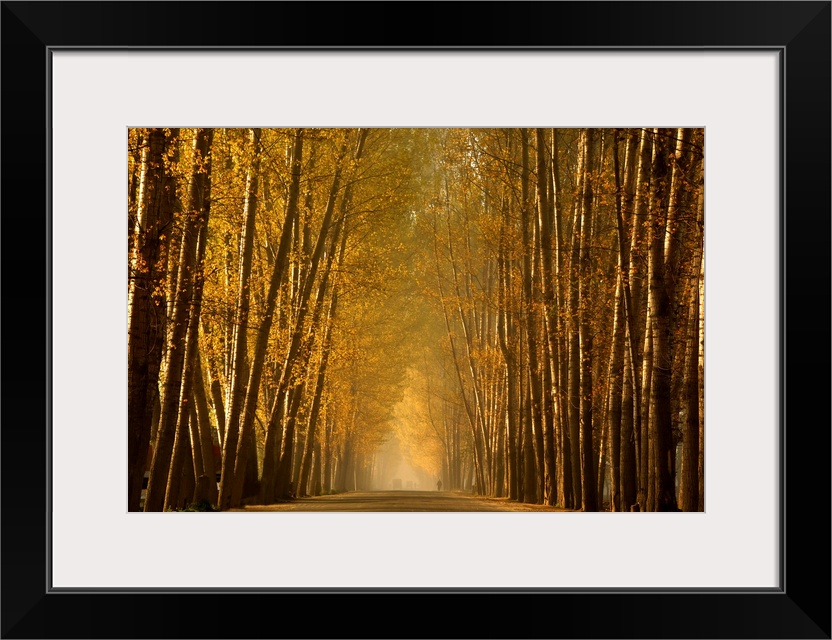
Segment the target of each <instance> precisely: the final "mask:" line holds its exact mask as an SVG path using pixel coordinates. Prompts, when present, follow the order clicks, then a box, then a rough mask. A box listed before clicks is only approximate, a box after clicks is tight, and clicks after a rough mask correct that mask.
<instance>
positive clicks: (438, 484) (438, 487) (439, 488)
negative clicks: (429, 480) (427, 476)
mask: <svg viewBox="0 0 832 640" xmlns="http://www.w3.org/2000/svg"><path fill="white" fill-rule="evenodd" d="M436 490H437V491H442V479H441V478H440V479H439V480H437V481H436Z"/></svg>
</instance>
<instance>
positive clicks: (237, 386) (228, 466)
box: [220, 129, 262, 509]
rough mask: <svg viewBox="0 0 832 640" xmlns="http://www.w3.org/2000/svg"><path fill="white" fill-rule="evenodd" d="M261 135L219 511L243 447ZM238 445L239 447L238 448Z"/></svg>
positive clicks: (253, 136) (247, 208) (248, 213)
mask: <svg viewBox="0 0 832 640" xmlns="http://www.w3.org/2000/svg"><path fill="white" fill-rule="evenodd" d="M261 135H262V132H261V130H260V129H251V130H250V131H249V144H250V146H251V149H252V154H253V158H252V160H251V165H250V166H249V169H248V172H247V174H246V199H245V204H244V206H243V215H244V220H245V222H244V225H243V236H242V251H241V254H240V282H239V289H238V293H237V309H236V313H235V319H234V339H233V342H232V348H231V353H232V354H233V355H232V358H231V361H232V365H231V371H230V374H231V375H230V383H229V388H230V393H231V398H230V401H229V402H228V406H229V409H228V417H227V420H226V429H225V441H224V442H223V447H222V472H221V477H220V508H222V509H227V508H228V507H230V506H231V502H232V491H233V488H234V486H235V484H236V481H237V478H236V474H235V471H236V469H235V466H236V464H237V455H238V454H239V448H240V446H243V447H245V444H246V442H245V439H244V438H241V437H240V436H241V434H240V422H241V421H240V416H241V414H242V412H243V405H244V403H245V394H246V384H245V380H246V376H245V372H246V361H247V357H248V356H247V354H248V318H249V308H250V304H251V289H250V287H251V261H252V253H253V248H254V231H255V225H256V216H257V191H258V187H259V180H260V161H261V154H262V142H261ZM241 442H242V445H240V443H241ZM241 471H242V469H241ZM240 475H241V476H242V475H243V474H242V473H241V474H240ZM240 481H241V482H242V478H240Z"/></svg>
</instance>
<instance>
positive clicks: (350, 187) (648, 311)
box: [126, 127, 705, 512]
mask: <svg viewBox="0 0 832 640" xmlns="http://www.w3.org/2000/svg"><path fill="white" fill-rule="evenodd" d="M127 147H128V154H127V168H128V170H127V177H128V182H129V197H128V200H129V201H128V203H127V205H128V206H127V222H128V226H127V231H128V233H127V240H128V243H127V245H126V246H127V249H128V259H129V278H128V299H127V305H128V316H129V317H128V331H127V336H128V395H127V397H128V431H129V461H128V474H129V482H128V487H129V489H128V495H127V502H128V505H129V510H130V511H145V512H150V511H183V510H184V511H203V512H215V511H371V512H379V511H381V512H384V511H395V512H419V511H463V512H465V511H559V512H580V511H583V512H587V511H615V512H622V511H623V512H645V511H650V512H657V511H659V512H674V511H704V504H705V496H704V455H703V454H704V446H703V442H704V434H705V429H704V415H705V412H704V401H705V398H704V389H705V385H704V344H705V326H704V324H705V323H704V319H705V314H704V298H705V283H704V276H705V261H704V255H703V253H704V222H705V212H704V158H705V131H704V129H703V128H689V127H678V128H658V127H640V128H632V127H631V128H533V129H532V128H489V129H486V128H483V129H479V128H468V129H461V128H326V129H324V128H295V129H274V128H245V129H243V128H131V129H129V131H128V140H127Z"/></svg>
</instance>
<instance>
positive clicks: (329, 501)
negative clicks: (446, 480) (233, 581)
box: [229, 491, 567, 513]
mask: <svg viewBox="0 0 832 640" xmlns="http://www.w3.org/2000/svg"><path fill="white" fill-rule="evenodd" d="M229 511H248V512H256V511H324V512H331V511H369V512H391V513H393V512H417V511H454V512H458V511H469V512H470V511H526V512H528V511H537V512H542V511H567V509H559V508H557V507H548V506H545V505H538V504H523V503H521V502H516V501H511V500H508V499H507V498H483V497H479V496H472V495H470V494H466V493H463V492H460V491H350V492H347V493H339V494H336V495H328V496H318V497H315V498H297V499H295V500H290V501H287V502H281V503H278V504H271V505H266V506H262V505H251V506H246V507H242V508H240V509H229Z"/></svg>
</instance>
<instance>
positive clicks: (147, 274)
mask: <svg viewBox="0 0 832 640" xmlns="http://www.w3.org/2000/svg"><path fill="white" fill-rule="evenodd" d="M167 144H168V141H167V138H166V136H165V130H164V129H151V130H150V132H149V134H148V139H147V146H146V147H145V148H144V150H143V155H142V170H141V184H140V187H139V195H138V222H137V225H136V228H135V229H133V230H132V236H133V237H134V240H133V254H132V256H131V265H130V275H131V280H130V285H129V289H128V301H129V302H128V318H129V319H128V328H127V332H128V356H127V358H128V393H127V435H128V447H127V457H128V478H129V482H128V498H127V505H128V506H127V508H128V510H129V511H139V510H140V509H141V507H140V502H141V491H142V484H143V481H144V473H145V471H146V470H147V468H148V467H147V463H148V450H149V447H150V442H151V425H152V421H153V406H154V404H155V403H156V402H157V401H158V377H159V367H160V365H161V362H162V348H163V346H162V345H163V341H164V338H165V335H164V315H163V313H162V310H163V308H164V307H163V303H164V292H163V291H162V287H161V286H160V285H161V283H162V282H163V281H164V277H165V269H164V268H163V267H162V265H160V264H159V262H160V253H161V252H160V249H161V245H162V242H163V241H164V236H165V234H167V233H169V229H168V227H169V225H170V213H171V212H170V211H169V210H168V209H167V208H166V207H165V206H164V203H165V202H167V198H166V196H165V192H166V191H167V190H169V189H171V188H173V185H172V179H171V177H170V175H169V173H168V170H167V167H166V163H165V155H166V153H167Z"/></svg>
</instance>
